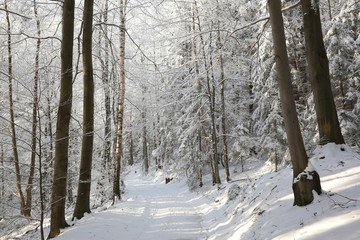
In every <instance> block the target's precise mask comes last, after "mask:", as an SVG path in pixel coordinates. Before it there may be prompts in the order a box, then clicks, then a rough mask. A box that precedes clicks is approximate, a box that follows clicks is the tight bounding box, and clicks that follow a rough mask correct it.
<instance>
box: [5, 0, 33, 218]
mask: <svg viewBox="0 0 360 240" xmlns="http://www.w3.org/2000/svg"><path fill="white" fill-rule="evenodd" d="M4 4H5V6H4V7H5V11H6V22H7V37H8V38H7V51H8V64H9V65H8V77H9V113H10V129H11V144H12V149H13V154H14V156H13V157H14V164H15V174H16V190H17V195H18V199H19V203H20V212H21V214H22V215H24V216H27V217H30V216H28V215H27V212H26V211H25V207H26V204H25V197H24V194H23V192H22V189H21V171H20V163H19V154H18V150H17V136H16V127H15V114H14V100H13V68H12V46H11V45H12V39H11V21H10V16H9V11H8V1H7V0H5V2H4Z"/></svg>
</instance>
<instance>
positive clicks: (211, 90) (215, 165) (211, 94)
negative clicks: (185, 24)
mask: <svg viewBox="0 0 360 240" xmlns="http://www.w3.org/2000/svg"><path fill="white" fill-rule="evenodd" d="M211 45H212V32H210V48H211ZM211 55H212V53H210V69H211V79H212V84H211V83H210V77H209V78H208V79H207V81H206V82H207V94H208V98H209V106H210V116H211V136H212V137H211V142H212V149H211V150H212V153H213V157H212V159H211V161H212V163H211V167H212V175H213V184H220V183H221V179H220V173H219V159H218V152H217V145H218V144H217V133H216V123H215V121H216V120H215V105H216V104H215V94H216V89H215V86H216V84H215V76H214V65H213V59H212V56H211ZM211 85H212V87H211Z"/></svg>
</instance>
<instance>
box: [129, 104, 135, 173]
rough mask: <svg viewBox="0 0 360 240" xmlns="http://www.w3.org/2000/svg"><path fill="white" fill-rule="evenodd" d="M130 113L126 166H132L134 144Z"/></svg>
mask: <svg viewBox="0 0 360 240" xmlns="http://www.w3.org/2000/svg"><path fill="white" fill-rule="evenodd" d="M132 121H133V119H132V111H131V112H130V121H129V122H130V124H129V125H130V126H129V128H130V134H129V162H128V164H129V165H130V166H132V165H133V164H134V142H133V133H132V132H133V129H132Z"/></svg>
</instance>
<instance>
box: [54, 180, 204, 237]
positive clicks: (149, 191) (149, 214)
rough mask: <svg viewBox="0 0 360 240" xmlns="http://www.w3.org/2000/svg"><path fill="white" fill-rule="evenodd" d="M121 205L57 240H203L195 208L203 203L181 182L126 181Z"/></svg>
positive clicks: (92, 216) (79, 224)
mask: <svg viewBox="0 0 360 240" xmlns="http://www.w3.org/2000/svg"><path fill="white" fill-rule="evenodd" d="M125 198H126V199H124V200H123V201H122V202H119V203H118V204H117V205H115V206H112V207H110V208H109V209H107V210H105V211H101V212H96V213H92V214H89V215H87V216H85V217H84V218H83V219H81V220H80V221H77V223H76V224H75V226H73V227H71V228H68V229H65V230H64V232H63V233H62V234H61V235H60V236H59V237H58V238H57V239H89V240H90V239H96V240H98V239H107V240H111V239H126V240H136V239H139V240H140V239H141V240H144V239H149V240H150V239H151V240H153V239H166V240H168V239H174V240H175V239H177V240H180V239H183V240H185V239H186V240H191V239H194V240H195V239H196V240H197V239H206V233H205V232H206V231H203V229H202V221H203V220H202V217H201V214H200V212H199V208H198V207H199V206H200V205H202V204H206V200H204V199H203V198H200V197H199V196H197V195H195V194H192V193H190V192H189V190H188V189H187V186H186V184H185V183H170V184H165V183H164V182H154V181H146V180H141V179H136V178H135V177H133V178H132V179H129V180H127V181H126V194H125Z"/></svg>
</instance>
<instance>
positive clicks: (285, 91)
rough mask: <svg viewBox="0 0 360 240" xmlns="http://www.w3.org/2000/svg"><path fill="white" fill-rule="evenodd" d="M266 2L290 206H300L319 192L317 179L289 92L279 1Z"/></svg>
mask: <svg viewBox="0 0 360 240" xmlns="http://www.w3.org/2000/svg"><path fill="white" fill-rule="evenodd" d="M268 5H269V12H270V22H271V28H272V35H273V41H274V54H275V61H276V71H277V77H278V83H279V89H280V101H281V107H282V112H283V116H284V122H285V129H286V136H287V140H288V145H289V151H290V156H291V162H292V165H293V175H294V182H293V192H294V197H295V200H294V205H298V206H304V205H307V204H309V203H311V202H312V201H313V199H314V196H313V194H312V190H315V191H316V192H317V193H318V194H321V186H320V178H319V175H318V173H317V172H316V171H315V170H312V169H306V168H307V166H308V157H307V155H306V151H305V147H304V143H303V139H302V136H301V131H300V126H299V121H298V118H297V113H296V106H295V100H294V94H293V91H292V83H291V74H290V67H289V60H288V55H287V50H286V41H285V33H284V27H283V18H282V13H281V1H280V0H268Z"/></svg>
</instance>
